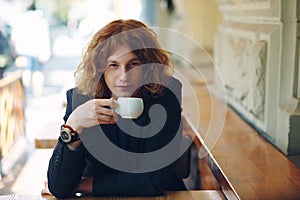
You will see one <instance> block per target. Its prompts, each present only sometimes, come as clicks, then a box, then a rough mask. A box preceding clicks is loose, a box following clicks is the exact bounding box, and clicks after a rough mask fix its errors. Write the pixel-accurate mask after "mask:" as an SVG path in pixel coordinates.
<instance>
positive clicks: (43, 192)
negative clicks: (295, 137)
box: [41, 180, 52, 195]
mask: <svg viewBox="0 0 300 200" xmlns="http://www.w3.org/2000/svg"><path fill="white" fill-rule="evenodd" d="M44 185H45V188H43V189H42V190H41V195H52V193H51V192H50V190H49V187H48V180H46V181H45V182H44Z"/></svg>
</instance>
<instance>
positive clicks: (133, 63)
mask: <svg viewBox="0 0 300 200" xmlns="http://www.w3.org/2000/svg"><path fill="white" fill-rule="evenodd" d="M140 65H141V62H140V61H132V62H130V63H129V65H128V66H129V67H131V68H132V67H137V66H140Z"/></svg>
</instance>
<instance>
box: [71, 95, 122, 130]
mask: <svg viewBox="0 0 300 200" xmlns="http://www.w3.org/2000/svg"><path fill="white" fill-rule="evenodd" d="M116 106H117V103H116V102H115V100H114V99H113V98H110V99H92V100H89V101H87V102H86V103H84V104H82V105H80V106H78V107H77V108H76V109H75V110H74V111H73V112H72V113H71V115H70V116H69V119H68V121H67V122H66V124H67V125H69V126H71V127H72V128H73V129H74V130H76V131H77V132H78V133H79V134H80V133H81V132H82V129H83V128H89V127H92V126H95V125H97V124H114V123H116V121H117V119H118V115H117V114H116V113H115V112H114V110H113V109H112V108H115V107H116Z"/></svg>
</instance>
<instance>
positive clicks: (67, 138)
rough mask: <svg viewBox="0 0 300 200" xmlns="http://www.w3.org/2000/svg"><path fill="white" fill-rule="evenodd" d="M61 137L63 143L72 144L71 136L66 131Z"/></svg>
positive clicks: (62, 132)
mask: <svg viewBox="0 0 300 200" xmlns="http://www.w3.org/2000/svg"><path fill="white" fill-rule="evenodd" d="M60 137H61V139H62V141H63V142H65V143H68V142H71V140H72V137H71V134H70V133H69V132H67V131H65V130H63V131H61V133H60Z"/></svg>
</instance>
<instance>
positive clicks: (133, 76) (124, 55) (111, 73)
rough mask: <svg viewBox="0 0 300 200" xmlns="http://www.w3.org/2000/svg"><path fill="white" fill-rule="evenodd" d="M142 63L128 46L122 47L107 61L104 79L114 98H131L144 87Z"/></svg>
mask: <svg viewBox="0 0 300 200" xmlns="http://www.w3.org/2000/svg"><path fill="white" fill-rule="evenodd" d="M140 65H142V61H141V60H139V58H138V57H137V56H136V55H135V54H134V53H132V52H131V50H130V48H129V47H128V46H127V45H121V46H120V47H119V48H117V50H116V51H115V52H114V53H113V54H112V55H111V56H110V57H109V58H108V59H107V60H106V69H105V71H104V79H105V82H106V85H107V86H108V88H109V89H110V91H111V92H112V94H113V96H114V97H130V96H133V95H134V92H135V93H136V92H137V91H135V90H136V89H137V87H140V86H142V82H143V70H142V67H140Z"/></svg>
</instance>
